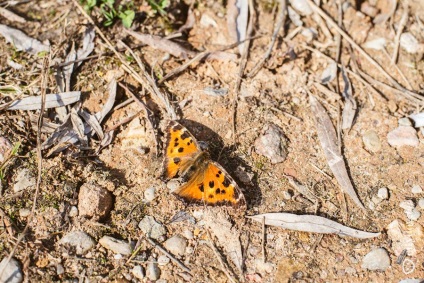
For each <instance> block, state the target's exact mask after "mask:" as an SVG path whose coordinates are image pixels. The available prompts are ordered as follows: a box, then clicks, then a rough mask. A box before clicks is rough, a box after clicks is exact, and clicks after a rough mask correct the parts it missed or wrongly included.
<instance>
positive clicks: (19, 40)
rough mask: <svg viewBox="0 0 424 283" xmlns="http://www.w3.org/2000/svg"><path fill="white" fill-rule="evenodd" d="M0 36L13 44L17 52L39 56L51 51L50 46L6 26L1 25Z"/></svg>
mask: <svg viewBox="0 0 424 283" xmlns="http://www.w3.org/2000/svg"><path fill="white" fill-rule="evenodd" d="M0 34H1V35H3V36H4V38H5V39H6V41H7V42H9V43H12V44H13V46H14V47H15V48H16V50H17V51H25V52H28V53H30V54H33V55H37V53H39V52H48V51H49V50H50V46H48V45H45V44H43V43H41V42H40V41H38V40H37V39H34V38H32V37H29V36H28V35H26V34H25V33H23V32H22V31H20V30H18V29H15V28H11V27H8V26H6V25H1V24H0Z"/></svg>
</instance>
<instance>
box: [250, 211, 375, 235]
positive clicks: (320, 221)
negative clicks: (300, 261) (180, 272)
mask: <svg viewBox="0 0 424 283" xmlns="http://www.w3.org/2000/svg"><path fill="white" fill-rule="evenodd" d="M247 218H250V219H252V220H255V221H257V222H260V223H262V221H263V219H264V218H265V225H271V226H277V227H281V228H284V229H289V230H295V231H303V232H312V233H322V234H336V235H340V236H349V237H354V238H359V239H368V238H374V237H378V236H380V233H370V232H364V231H360V230H356V229H353V228H350V227H347V226H344V225H342V224H340V223H337V222H335V221H332V220H329V219H327V218H324V217H321V216H316V215H297V214H291V213H265V214H258V215H254V216H247Z"/></svg>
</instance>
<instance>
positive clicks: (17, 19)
mask: <svg viewBox="0 0 424 283" xmlns="http://www.w3.org/2000/svg"><path fill="white" fill-rule="evenodd" d="M0 16H2V17H5V18H6V19H8V20H9V21H11V22H18V23H21V24H24V23H26V20H25V19H24V18H22V17H21V16H18V15H16V14H15V13H13V12H12V11H9V10H7V9H5V8H2V7H0Z"/></svg>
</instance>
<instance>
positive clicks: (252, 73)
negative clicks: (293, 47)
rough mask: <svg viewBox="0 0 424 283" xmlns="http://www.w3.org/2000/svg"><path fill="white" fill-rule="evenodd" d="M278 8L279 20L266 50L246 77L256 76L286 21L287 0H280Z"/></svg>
mask: <svg viewBox="0 0 424 283" xmlns="http://www.w3.org/2000/svg"><path fill="white" fill-rule="evenodd" d="M279 5H280V10H279V12H278V14H279V18H280V20H279V21H278V23H277V26H276V27H275V30H274V33H273V34H272V38H271V42H270V43H269V46H268V50H267V51H266V53H265V54H264V56H263V57H262V59H261V60H259V62H258V63H257V64H256V66H255V67H254V68H253V69H252V70H251V71H250V73H249V74H247V75H246V77H248V78H252V77H254V76H256V74H257V73H258V72H259V70H260V69H261V68H262V67H263V65H264V64H265V61H266V60H268V58H269V56H270V55H271V52H272V48H273V47H274V45H275V42H276V41H277V36H278V33H279V32H280V29H281V27H282V26H283V25H284V23H285V22H286V18H287V0H280V4H279Z"/></svg>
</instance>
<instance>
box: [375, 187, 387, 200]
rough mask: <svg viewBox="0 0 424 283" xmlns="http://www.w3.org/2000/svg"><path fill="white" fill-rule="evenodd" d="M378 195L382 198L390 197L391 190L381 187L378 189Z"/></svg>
mask: <svg viewBox="0 0 424 283" xmlns="http://www.w3.org/2000/svg"><path fill="white" fill-rule="evenodd" d="M377 196H378V197H379V198H380V199H388V198H389V190H388V189H387V188H380V189H378V193H377Z"/></svg>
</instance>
